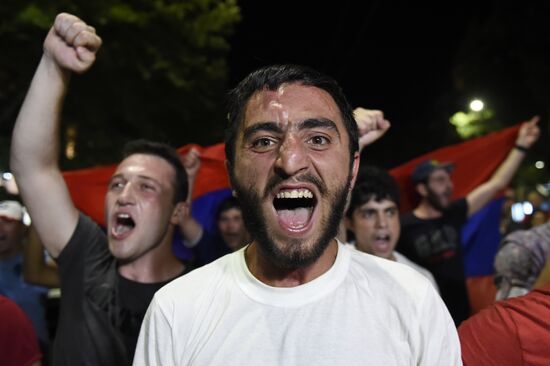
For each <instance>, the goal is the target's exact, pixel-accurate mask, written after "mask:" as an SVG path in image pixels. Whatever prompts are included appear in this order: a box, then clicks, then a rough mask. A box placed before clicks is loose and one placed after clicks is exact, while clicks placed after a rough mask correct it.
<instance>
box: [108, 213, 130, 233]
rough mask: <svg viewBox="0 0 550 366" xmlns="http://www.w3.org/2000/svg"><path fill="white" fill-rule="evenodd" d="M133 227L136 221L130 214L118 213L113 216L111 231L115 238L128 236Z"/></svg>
mask: <svg viewBox="0 0 550 366" xmlns="http://www.w3.org/2000/svg"><path fill="white" fill-rule="evenodd" d="M135 227H136V223H135V221H134V219H133V218H132V216H131V215H130V214H127V213H118V214H116V216H115V222H114V225H113V230H112V233H113V236H114V237H115V238H116V239H123V238H125V237H126V236H128V235H129V234H130V233H131V231H132V230H133V229H134V228H135Z"/></svg>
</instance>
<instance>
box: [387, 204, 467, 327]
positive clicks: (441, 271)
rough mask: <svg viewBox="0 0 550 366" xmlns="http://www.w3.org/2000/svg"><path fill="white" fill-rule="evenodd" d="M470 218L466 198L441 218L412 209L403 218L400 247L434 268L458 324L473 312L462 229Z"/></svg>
mask: <svg viewBox="0 0 550 366" xmlns="http://www.w3.org/2000/svg"><path fill="white" fill-rule="evenodd" d="M467 218H468V203H467V201H466V199H460V200H457V201H454V202H453V203H452V204H451V205H450V206H449V208H448V209H447V210H446V211H445V212H444V213H443V215H442V216H441V217H439V218H437V219H429V220H425V219H420V218H418V217H416V216H415V215H414V214H413V213H412V212H411V213H409V214H407V215H404V216H403V217H402V218H401V236H400V238H399V242H398V244H397V250H398V251H399V252H401V253H403V254H404V255H405V256H407V257H408V258H409V259H411V260H412V261H414V262H416V263H418V264H420V265H421V266H423V267H425V268H427V269H428V270H430V272H432V274H433V275H434V277H435V280H436V282H437V285H438V286H439V289H440V291H441V297H442V298H443V301H444V302H445V304H446V305H447V308H448V309H449V312H450V313H451V316H452V317H453V319H454V321H455V324H457V325H458V324H460V322H462V320H464V319H466V318H468V316H469V315H470V305H469V301H468V293H467V290H466V282H465V275H464V259H463V256H462V245H461V240H460V232H461V229H462V226H463V225H464V224H465V223H466V220H467Z"/></svg>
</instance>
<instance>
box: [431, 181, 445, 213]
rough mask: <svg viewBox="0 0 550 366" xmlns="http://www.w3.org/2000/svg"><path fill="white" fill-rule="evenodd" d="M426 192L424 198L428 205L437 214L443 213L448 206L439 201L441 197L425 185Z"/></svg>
mask: <svg viewBox="0 0 550 366" xmlns="http://www.w3.org/2000/svg"><path fill="white" fill-rule="evenodd" d="M426 190H427V191H428V196H427V197H426V199H427V200H428V203H429V204H430V205H431V206H432V207H433V208H435V209H436V210H437V211H439V212H443V211H445V210H446V209H447V207H448V206H449V205H448V204H445V203H444V202H443V200H442V199H441V197H440V196H439V195H437V194H436V193H435V192H434V191H433V190H432V189H430V187H428V186H427V185H426Z"/></svg>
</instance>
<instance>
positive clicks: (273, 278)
mask: <svg viewBox="0 0 550 366" xmlns="http://www.w3.org/2000/svg"><path fill="white" fill-rule="evenodd" d="M337 254H338V243H337V241H336V240H335V239H333V240H332V241H331V242H330V244H329V245H328V247H327V248H326V249H325V251H324V252H323V254H322V255H321V256H320V257H319V258H318V259H317V260H316V261H315V262H314V263H312V264H310V265H308V266H305V267H301V268H296V269H287V268H280V267H278V266H277V265H275V264H274V263H273V262H272V261H270V259H269V258H268V257H267V256H266V255H265V254H264V253H263V252H262V251H261V250H259V247H258V245H257V244H256V243H255V242H253V243H252V244H250V245H249V246H248V247H247V248H246V250H245V260H246V264H247V266H248V269H249V270H250V273H252V275H254V277H256V278H257V279H258V280H259V281H261V282H263V283H265V284H266V285H269V286H272V287H296V286H299V285H303V284H305V283H308V282H310V281H313V280H314V279H316V278H317V277H319V276H321V275H322V274H324V273H325V272H327V271H328V270H329V269H330V268H331V267H332V265H333V264H334V261H335V260H336V255H337Z"/></svg>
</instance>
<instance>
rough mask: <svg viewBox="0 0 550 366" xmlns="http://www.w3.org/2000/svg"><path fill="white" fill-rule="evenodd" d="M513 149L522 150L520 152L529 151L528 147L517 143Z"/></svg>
mask: <svg viewBox="0 0 550 366" xmlns="http://www.w3.org/2000/svg"><path fill="white" fill-rule="evenodd" d="M514 149H518V150H519V151H522V152H524V153H528V152H529V148H528V147H525V146H521V145H518V144H515V145H514Z"/></svg>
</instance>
